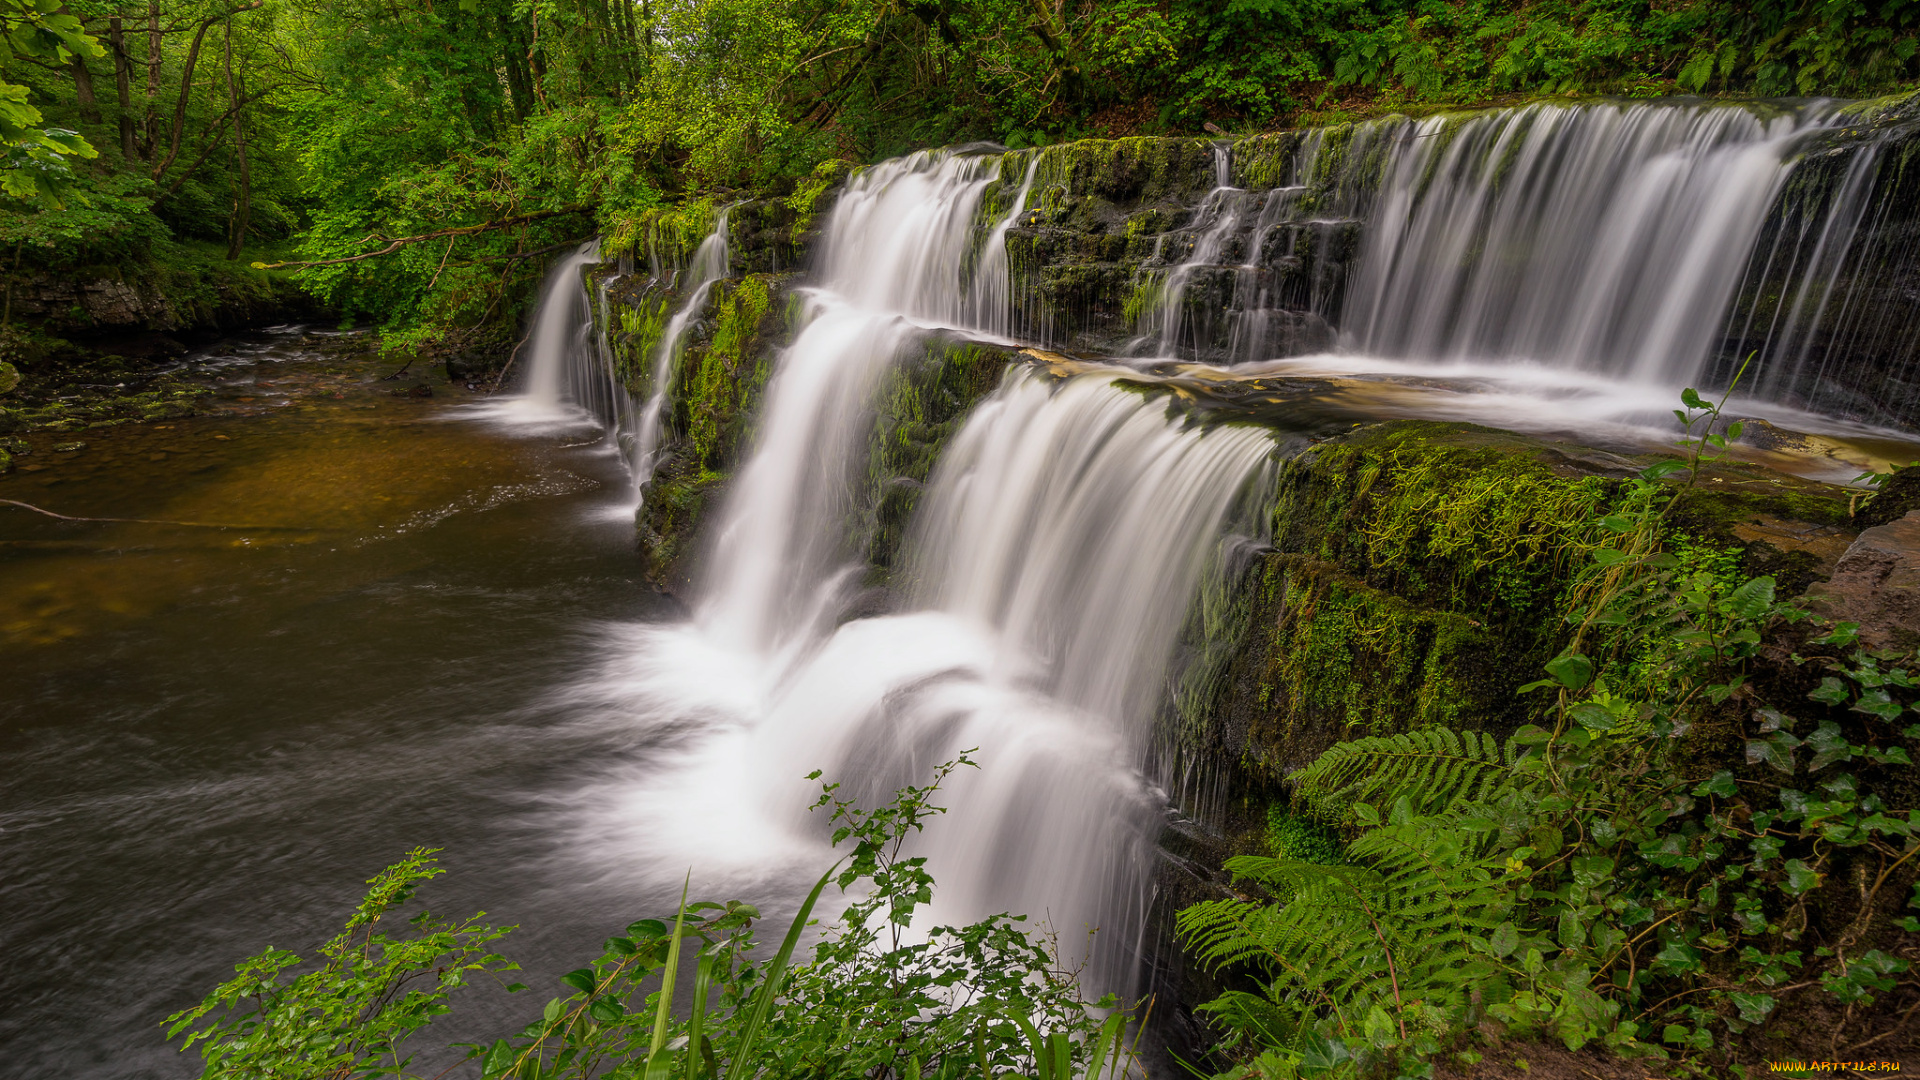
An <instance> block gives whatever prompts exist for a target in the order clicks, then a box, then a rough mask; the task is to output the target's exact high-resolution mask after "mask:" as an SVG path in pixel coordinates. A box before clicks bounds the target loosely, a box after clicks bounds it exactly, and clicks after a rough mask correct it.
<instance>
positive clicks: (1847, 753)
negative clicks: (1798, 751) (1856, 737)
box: [1807, 720, 1853, 772]
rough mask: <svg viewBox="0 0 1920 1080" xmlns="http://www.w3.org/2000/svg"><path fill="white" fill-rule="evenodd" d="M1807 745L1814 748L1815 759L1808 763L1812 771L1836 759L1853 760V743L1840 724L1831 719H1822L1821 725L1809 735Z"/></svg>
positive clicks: (1824, 766) (1822, 767)
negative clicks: (1841, 730) (1842, 731)
mask: <svg viewBox="0 0 1920 1080" xmlns="http://www.w3.org/2000/svg"><path fill="white" fill-rule="evenodd" d="M1807 745H1808V746H1810V747H1812V748H1813V760H1812V761H1810V762H1808V763H1807V768H1808V769H1809V770H1811V771H1816V772H1817V771H1819V770H1821V769H1824V768H1826V767H1827V766H1829V765H1831V764H1833V763H1834V762H1836V761H1851V760H1853V744H1851V743H1849V742H1847V739H1846V736H1844V735H1842V734H1841V733H1840V725H1839V724H1836V723H1834V722H1833V721H1831V720H1822V721H1820V726H1819V727H1817V728H1815V729H1814V732H1813V734H1811V735H1809V736H1807Z"/></svg>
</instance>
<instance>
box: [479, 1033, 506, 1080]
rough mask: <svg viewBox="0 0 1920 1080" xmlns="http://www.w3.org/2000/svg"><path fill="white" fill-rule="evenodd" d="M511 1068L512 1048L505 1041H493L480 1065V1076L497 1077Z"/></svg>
mask: <svg viewBox="0 0 1920 1080" xmlns="http://www.w3.org/2000/svg"><path fill="white" fill-rule="evenodd" d="M512 1066H513V1047H511V1046H508V1045H507V1040H505V1039H495V1040H494V1041H493V1045H492V1046H491V1047H489V1048H488V1050H487V1056H486V1060H484V1061H482V1062H481V1064H480V1074H481V1075H482V1076H498V1075H499V1074H501V1073H503V1072H506V1071H507V1070H508V1069H509V1068H511V1067H512Z"/></svg>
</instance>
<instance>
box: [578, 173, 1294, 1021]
mask: <svg viewBox="0 0 1920 1080" xmlns="http://www.w3.org/2000/svg"><path fill="white" fill-rule="evenodd" d="M1003 164H1005V163H1004V162H1003V159H1002V158H1001V157H1000V156H998V155H993V156H983V155H979V154H972V153H955V152H943V153H937V154H916V155H912V156H909V157H907V158H902V159H898V160H895V161H889V162H885V163H882V164H880V165H877V166H874V167H872V168H870V169H867V170H865V171H863V172H861V173H859V174H857V175H856V176H855V177H854V178H853V180H852V181H851V182H850V183H849V185H848V187H847V189H846V191H845V192H844V193H843V194H842V195H841V197H840V200H839V202H838V203H837V204H836V206H835V207H834V209H833V210H832V211H831V213H830V215H829V217H828V220H827V221H826V223H825V225H824V232H823V237H822V241H821V245H822V246H821V248H820V260H819V266H820V269H819V273H818V275H817V277H816V281H817V283H818V284H817V287H815V288H813V289H811V290H809V291H808V292H807V293H806V294H805V300H804V303H805V310H804V313H803V318H804V323H803V326H802V328H801V330H800V331H799V333H798V335H797V336H796V338H795V339H794V341H793V343H792V344H791V345H790V346H788V347H787V348H786V349H785V350H784V351H783V352H782V353H781V355H780V357H779V359H778V364H777V366H776V369H775V374H774V376H773V378H772V380H771V381H770V383H769V385H768V389H767V399H766V404H765V407H764V410H763V413H762V416H761V418H760V423H759V427H758V433H757V438H756V439H755V442H754V445H753V448H752V454H751V456H750V458H749V459H748V460H747V461H746V463H745V464H744V465H743V466H742V467H741V468H740V470H739V472H738V473H737V474H736V479H735V481H734V483H733V485H732V487H731V490H730V491H729V494H728V497H727V502H726V503H725V505H724V506H723V508H722V516H721V519H720V520H719V522H718V529H717V530H716V532H715V533H714V535H713V538H712V540H713V544H714V546H713V550H712V555H711V558H710V560H709V561H708V563H707V564H706V567H705V569H706V575H705V578H706V586H705V596H704V599H703V600H702V602H701V603H700V604H699V606H698V609H697V611H696V613H695V617H694V619H693V620H692V621H691V622H690V623H688V624H684V625H680V626H674V627H652V628H640V629H637V630H634V631H632V633H631V635H630V637H629V638H628V641H627V643H625V644H624V645H623V646H621V647H617V648H615V649H614V650H613V652H612V655H610V657H609V659H608V661H607V664H606V667H605V669H604V670H603V672H602V674H601V676H600V677H599V678H597V679H594V680H591V681H589V682H588V683H587V684H585V685H584V686H582V687H581V688H579V689H578V690H577V691H576V692H575V694H574V695H573V700H574V701H576V702H580V701H586V702H595V701H598V702H603V703H605V705H606V707H607V713H608V715H610V716H612V715H617V716H620V717H623V718H627V719H626V720H625V722H627V723H633V722H634V721H633V720H632V719H631V718H633V717H635V716H638V717H641V718H643V719H642V720H640V723H641V725H642V727H643V728H645V729H646V730H648V731H650V732H653V733H654V734H652V735H647V736H642V737H643V738H647V739H649V740H650V745H653V746H655V749H654V750H652V751H650V752H649V754H648V759H647V761H646V762H645V763H644V764H643V765H641V766H638V768H640V769H641V770H642V771H643V773H644V775H643V776H642V777H640V778H631V777H629V778H626V779H623V780H621V781H620V782H618V783H617V784H615V785H612V788H613V790H611V791H609V792H608V793H606V794H604V795H602V796H599V797H597V798H599V799H600V800H601V805H602V806H603V807H605V808H606V812H605V813H604V814H603V815H602V816H600V817H599V818H598V819H596V821H597V823H596V824H595V825H594V826H592V827H593V828H594V829H596V831H597V834H598V835H605V831H606V830H609V829H612V830H616V831H619V832H621V833H622V835H623V837H624V839H623V840H622V843H623V844H624V845H626V847H625V850H626V851H628V852H630V853H632V854H635V855H638V856H640V858H639V860H638V862H637V865H642V866H659V867H664V868H665V869H664V870H663V871H662V873H666V872H668V871H670V872H672V873H674V874H677V873H679V872H680V870H679V868H682V867H685V866H687V865H689V864H691V865H693V866H694V869H695V876H696V877H698V878H701V879H702V880H706V881H712V880H715V879H722V880H724V879H729V878H731V879H734V880H758V879H759V878H760V877H762V876H764V875H765V874H766V873H767V872H768V871H767V867H769V866H770V865H778V866H789V865H791V866H795V867H806V868H808V870H809V872H812V873H817V864H821V863H824V861H825V860H826V859H827V855H826V852H825V850H824V848H823V846H822V837H821V834H820V829H819V825H820V822H818V821H817V820H814V819H813V818H812V817H811V816H810V815H809V814H808V813H807V812H806V810H805V807H806V806H807V805H808V804H809V802H810V801H811V799H810V798H809V789H810V785H809V783H808V782H807V781H806V780H805V779H804V774H805V773H806V772H807V771H809V770H811V769H815V768H818V769H821V770H824V771H825V773H826V774H827V775H828V776H829V777H830V778H833V779H836V780H839V781H842V782H843V783H844V784H845V785H846V787H845V790H846V791H847V792H851V793H855V794H858V795H859V796H860V797H861V799H862V801H863V802H866V803H867V804H869V805H872V804H873V803H875V802H878V801H881V800H883V799H884V798H885V797H886V795H887V793H889V792H890V791H891V790H893V789H894V788H896V787H898V786H900V785H904V784H909V783H918V782H922V781H924V779H925V777H926V775H927V771H928V769H930V768H931V767H932V766H933V765H934V764H936V763H937V762H939V761H941V760H945V759H948V758H951V757H954V756H955V755H957V754H959V753H960V752H962V751H965V750H967V749H969V748H973V747H977V748H978V750H977V752H976V753H975V755H974V756H975V757H976V758H977V760H978V761H979V762H980V764H981V766H982V768H981V770H980V771H979V772H977V773H976V772H972V771H963V772H962V773H961V774H959V775H956V776H955V777H953V778H952V779H951V780H950V781H949V784H948V787H947V789H946V790H945V791H944V792H943V793H942V796H941V802H942V804H943V805H946V806H948V807H949V808H950V811H951V812H950V813H949V814H948V815H947V816H945V817H944V818H942V819H941V820H940V821H939V822H938V823H937V824H935V825H934V826H932V827H930V828H929V830H928V832H927V833H926V834H925V836H924V837H923V838H921V840H920V850H921V853H923V854H926V855H927V856H928V857H929V860H930V863H929V865H930V867H931V868H932V870H933V872H934V873H935V875H936V876H937V878H938V880H939V882H940V887H939V889H938V890H937V892H936V904H935V908H934V910H933V911H932V913H931V918H933V919H934V920H935V921H937V922H952V921H960V920H971V919H977V918H980V917H983V916H985V915H988V914H991V913H993V912H997V911H1009V910H1010V911H1024V912H1030V913H1032V915H1033V916H1034V917H1035V918H1036V919H1044V920H1046V922H1047V924H1048V925H1049V926H1051V927H1052V928H1053V929H1054V930H1056V931H1057V932H1059V933H1060V934H1061V936H1062V944H1063V947H1064V948H1065V950H1066V951H1067V952H1068V954H1069V955H1070V956H1080V957H1084V958H1089V959H1091V960H1092V961H1093V963H1094V964H1095V968H1094V975H1093V978H1094V981H1095V982H1096V983H1098V984H1099V985H1102V986H1108V987H1112V988H1116V989H1127V988H1129V986H1130V980H1131V978H1132V976H1133V973H1134V970H1135V966H1134V965H1135V959H1136V957H1137V952H1138V937H1139V934H1140V932H1141V931H1142V929H1143V927H1144V918H1145V907H1146V904H1147V902H1148V899H1149V895H1150V873H1151V868H1152V866H1153V862H1154V858H1153V845H1154V842H1155V839H1156V837H1157V831H1158V822H1159V820H1160V817H1159V816H1160V814H1161V813H1162V812H1163V807H1164V804H1165V799H1164V795H1163V794H1161V793H1160V792H1158V791H1157V790H1156V789H1154V788H1153V787H1152V786H1151V785H1150V783H1149V782H1148V779H1147V777H1146V776H1145V775H1144V774H1143V763H1144V762H1145V760H1146V757H1147V753H1148V744H1149V742H1150V740H1149V738H1148V730H1149V728H1150V726H1151V721H1152V718H1153V716H1154V713H1155V710H1156V709H1157V708H1158V706H1159V704H1160V702H1161V699H1162V697H1163V696H1164V690H1165V683H1166V680H1167V667H1168V665H1169V664H1170V662H1171V657H1172V655H1173V652H1174V647H1175V640H1176V637H1177V635H1178V634H1179V632H1180V628H1181V626H1182V624H1183V622H1184V620H1185V616H1186V612H1187V608H1188V605H1189V604H1190V602H1191V599H1192V595H1193V593H1194V592H1195V589H1196V582H1197V581H1198V576H1199V575H1200V573H1201V572H1202V570H1203V569H1204V568H1205V567H1206V566H1207V565H1209V563H1210V561H1211V560H1213V559H1215V558H1216V553H1217V550H1218V547H1219V544H1220V543H1221V533H1222V531H1223V529H1225V528H1226V527H1227V526H1228V524H1229V519H1230V517H1232V516H1233V515H1232V513H1231V511H1232V510H1233V508H1235V507H1240V506H1243V505H1244V499H1243V495H1244V493H1245V492H1246V491H1247V490H1248V489H1249V485H1250V483H1253V481H1255V479H1256V478H1258V477H1260V476H1262V475H1264V474H1265V470H1267V469H1268V468H1269V467H1270V461H1271V458H1272V455H1273V449H1274V443H1273V441H1272V438H1271V437H1270V436H1269V435H1268V434H1267V433H1266V432H1264V431H1261V430H1259V429H1256V428H1247V427H1219V428H1213V429H1208V428H1203V427H1197V426H1188V425H1185V424H1183V423H1181V422H1178V421H1176V420H1174V419H1173V418H1171V417H1170V416H1169V415H1168V413H1167V410H1166V407H1165V404H1164V403H1163V402H1158V401H1152V400H1149V399H1147V398H1144V397H1142V396H1140V395H1138V394H1135V393H1129V392H1125V391H1122V390H1119V389H1117V388H1115V387H1114V386H1112V385H1110V380H1111V379H1112V378H1114V377H1116V376H1117V375H1118V374H1119V372H1111V373H1098V374H1090V375H1083V376H1078V377H1074V378H1070V379H1066V380H1064V381H1056V380H1052V379H1049V378H1046V377H1042V376H1040V375H1038V374H1034V373H1031V372H1026V371H1024V370H1021V369H1015V371H1014V372H1013V373H1012V374H1010V375H1009V376H1008V377H1007V378H1006V379H1005V380H1004V381H1003V385H1002V386H1001V387H1000V388H999V390H998V391H996V392H995V393H994V394H993V395H992V396H991V397H990V398H989V399H988V400H987V401H986V402H984V403H983V404H982V405H981V406H980V407H978V408H977V409H976V410H975V411H974V413H973V414H972V415H971V416H970V417H969V419H968V420H967V421H966V423H965V425H964V426H963V427H962V429H961V431H960V432H958V433H957V434H956V435H955V436H954V437H953V442H952V444H951V446H950V448H949V450H948V452H947V453H946V454H945V455H944V456H943V458H942V460H941V462H940V463H939V465H938V466H937V467H936V470H935V473H934V475H933V477H932V478H931V480H930V483H929V486H928V489H927V492H926V495H925V496H924V501H923V504H922V505H923V508H924V509H923V512H922V513H921V515H920V516H919V517H918V519H917V520H918V522H919V524H918V526H917V527H916V528H915V529H914V530H913V532H912V534H911V536H910V537H909V540H908V550H907V553H906V556H905V559H904V565H905V567H906V569H905V570H904V571H903V575H904V576H905V577H906V578H909V579H910V580H911V581H912V583H913V584H912V585H911V587H910V588H909V589H907V590H905V591H904V593H903V595H902V597H901V598H900V599H901V602H902V605H903V610H902V612H901V613H899V614H889V615H880V616H872V617H867V618H860V619H854V620H852V621H844V622H843V621H841V620H842V619H843V618H844V614H843V613H844V610H845V607H846V605H845V603H844V600H845V599H846V597H847V593H848V587H849V586H850V584H851V583H852V578H853V577H854V576H855V575H856V574H857V571H858V567H857V565H856V563H855V562H854V559H853V549H852V546H851V545H850V543H849V542H848V541H849V538H848V536H847V532H848V529H849V527H850V524H851V522H850V518H851V516H852V515H851V514H850V513H849V511H850V508H851V506H852V501H853V498H854V492H855V491H856V490H858V483H857V481H858V480H859V479H860V477H861V475H862V469H863V467H864V461H863V456H864V452H865V449H866V446H867V441H868V438H869V431H870V428H871V423H872V415H871V399H872V396H873V392H874V388H875V385H876V382H877V380H878V379H879V377H880V376H881V375H882V374H883V373H884V372H885V371H886V369H887V367H888V365H890V364H892V363H894V362H896V360H897V359H899V358H900V357H901V356H902V355H904V354H905V353H906V352H907V351H908V350H910V349H915V348H918V347H920V346H921V343H922V342H923V340H924V339H925V337H926V335H927V334H929V333H930V332H933V331H934V330H939V329H946V330H958V331H962V332H967V331H971V332H974V333H981V332H983V331H985V330H988V329H990V328H992V327H994V326H996V325H1004V323H1003V322H1001V321H1000V320H1003V319H1005V318H1006V317H1007V315H1006V310H1005V309H1006V297H1007V295H1008V290H1007V280H1006V260H1005V258H1004V253H1001V257H994V253H993V252H992V251H990V250H982V245H983V243H984V244H1000V243H1004V239H1003V238H1004V234H1005V231H1006V226H1007V223H1008V222H1010V221H1011V219H1012V218H1013V217H1014V216H1015V215H1017V214H1018V213H1019V212H1020V210H1021V208H1022V206H1023V204H1024V201H1025V198H1026V196H1027V193H1028V192H1029V191H1030V189H1031V185H1032V182H1033V175H1034V169H1033V163H1032V162H1031V161H1029V162H1028V163H1027V169H1026V177H1025V180H1024V182H1023V183H1022V184H1021V186H1020V188H1019V189H1018V191H1016V192H1015V193H1014V194H1013V196H1012V198H1011V199H1009V200H1007V202H1006V203H1005V205H1004V207H1003V208H1001V209H999V210H996V211H992V212H989V210H988V208H987V203H986V195H987V193H988V189H989V187H990V186H991V185H992V184H994V183H995V182H998V181H1002V166H1003ZM1009 186H1010V185H1009ZM1003 190H1004V189H1003ZM1254 486H1255V487H1258V486H1259V485H1258V484H1254ZM1253 519H1254V520H1255V522H1256V523H1257V522H1258V521H1263V520H1264V515H1259V514H1256V515H1253ZM1118 583H1125V584H1124V587H1115V585H1116V584H1118ZM583 798H586V799H587V801H589V802H593V801H594V800H595V798H596V797H595V796H591V795H588V796H583ZM627 821H645V822H648V825H647V826H646V827H645V828H643V829H638V830H632V831H629V830H628V829H627V827H626V826H625V825H623V824H622V823H623V822H627ZM695 821H697V822H699V826H698V827H697V828H695V827H693V826H692V824H691V823H692V822H695ZM663 822H685V823H687V824H686V825H684V826H680V825H671V826H665V827H662V823H663ZM643 873H650V871H643ZM664 880H665V879H664V877H663V878H661V879H660V881H664ZM676 880H677V878H676ZM659 883H660V882H657V881H656V882H653V884H655V885H656V886H658V885H659ZM1092 928H1099V930H1100V934H1099V935H1098V937H1097V938H1096V939H1095V940H1094V942H1093V944H1092V945H1091V946H1089V945H1086V944H1084V942H1085V940H1086V939H1085V938H1084V937H1083V935H1084V934H1085V933H1086V932H1087V931H1089V930H1090V929H1092Z"/></svg>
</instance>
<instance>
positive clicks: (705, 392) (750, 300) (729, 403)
mask: <svg viewBox="0 0 1920 1080" xmlns="http://www.w3.org/2000/svg"><path fill="white" fill-rule="evenodd" d="M714 293H715V298H714V301H713V338H712V340H711V342H709V344H708V345H707V347H706V349H705V350H704V351H703V354H702V355H701V357H700V360H699V364H698V366H697V367H695V368H694V369H693V370H692V372H691V373H690V374H691V378H689V379H687V380H686V382H687V384H688V389H687V395H686V399H685V402H684V408H685V410H686V424H685V429H684V430H685V431H686V433H687V439H688V441H689V442H690V443H691V444H692V447H693V458H694V460H696V461H699V462H700V463H702V465H703V466H704V467H705V468H707V469H723V468H727V467H730V466H731V464H732V461H733V457H734V455H735V452H736V450H737V448H738V446H739V444H740V443H741V442H742V439H741V436H742V435H743V434H744V431H745V425H746V424H747V422H748V419H749V417H750V416H751V415H752V414H753V412H754V411H755V407H756V406H757V404H758V402H759V399H760V395H761V392H762V390H763V389H764V388H765V386H766V381H767V376H768V374H769V372H770V364H769V358H768V356H767V353H766V351H764V350H761V349H760V348H758V346H759V344H760V338H761V336H762V328H761V323H762V322H763V321H764V320H765V319H766V317H767V312H768V310H769V309H770V308H771V305H772V293H771V291H770V282H769V280H768V278H767V277H766V276H764V275H755V276H752V277H748V278H744V279H742V280H741V281H739V282H737V283H732V284H729V285H726V286H724V287H721V288H716V289H715V290H714Z"/></svg>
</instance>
